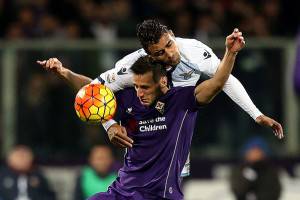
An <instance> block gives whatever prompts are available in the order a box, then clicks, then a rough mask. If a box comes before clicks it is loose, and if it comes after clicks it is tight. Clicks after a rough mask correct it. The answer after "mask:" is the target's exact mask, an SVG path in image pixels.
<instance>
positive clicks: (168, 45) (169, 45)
mask: <svg viewBox="0 0 300 200" xmlns="http://www.w3.org/2000/svg"><path fill="white" fill-rule="evenodd" d="M172 44H173V42H172V40H170V41H169V42H168V44H167V45H166V47H167V48H169V47H171V46H172Z"/></svg>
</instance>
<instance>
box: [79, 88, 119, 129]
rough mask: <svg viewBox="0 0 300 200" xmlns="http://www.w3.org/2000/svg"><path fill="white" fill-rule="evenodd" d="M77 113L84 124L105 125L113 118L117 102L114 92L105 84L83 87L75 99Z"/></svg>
mask: <svg viewBox="0 0 300 200" xmlns="http://www.w3.org/2000/svg"><path fill="white" fill-rule="evenodd" d="M74 106H75V111H76V114H77V116H78V117H79V118H80V119H81V120H82V121H84V122H89V123H92V124H95V123H100V122H101V123H103V122H106V121H108V120H110V119H112V118H113V116H114V114H115V112H116V108H117V102H116V98H115V96H114V94H113V92H112V91H111V90H110V89H109V88H108V87H106V86H105V85H103V84H100V83H95V84H93V83H91V84H88V85H86V86H84V87H82V88H81V89H80V90H79V91H78V93H77V95H76V97H75V103H74Z"/></svg>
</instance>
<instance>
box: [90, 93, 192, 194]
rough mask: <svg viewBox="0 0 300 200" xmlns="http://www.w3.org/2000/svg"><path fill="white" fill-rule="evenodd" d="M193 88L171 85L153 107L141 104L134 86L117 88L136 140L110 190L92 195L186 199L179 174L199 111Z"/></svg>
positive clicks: (121, 112) (130, 133)
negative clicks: (120, 89)
mask: <svg viewBox="0 0 300 200" xmlns="http://www.w3.org/2000/svg"><path fill="white" fill-rule="evenodd" d="M194 88H195V87H176V88H172V89H170V90H169V91H168V92H167V93H166V94H165V95H163V96H162V97H161V98H159V99H158V101H157V102H155V103H154V104H153V106H150V107H145V106H143V105H142V104H141V103H140V101H139V99H138V98H137V96H136V91H135V90H134V89H125V90H123V91H120V92H118V93H116V97H117V101H118V115H119V116H120V118H121V122H122V125H123V126H125V127H126V130H127V135H128V136H129V137H131V138H132V139H133V141H134V145H133V148H130V149H127V152H126V154H125V156H124V165H123V167H122V168H121V169H120V170H119V174H118V175H119V176H118V178H117V179H116V181H114V182H113V183H112V185H111V186H110V188H109V192H108V193H106V194H103V193H101V194H98V195H96V196H95V197H94V199H92V200H98V199H111V198H117V197H116V195H121V196H123V197H126V199H132V200H140V199H157V200H158V199H164V198H166V199H174V200H175V199H176V200H179V199H183V194H182V192H181V187H180V186H181V179H180V174H181V171H182V169H183V166H184V164H185V161H186V159H187V156H188V153H189V148H190V145H191V140H192V135H193V130H194V126H195V122H196V117H197V111H198V107H197V106H198V105H197V103H196V100H195V97H194ZM145 195H146V196H145ZM120 200H122V198H120Z"/></svg>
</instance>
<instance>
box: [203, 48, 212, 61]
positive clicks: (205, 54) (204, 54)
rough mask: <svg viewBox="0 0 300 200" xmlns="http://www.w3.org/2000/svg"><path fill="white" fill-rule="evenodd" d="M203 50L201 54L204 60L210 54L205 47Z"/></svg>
mask: <svg viewBox="0 0 300 200" xmlns="http://www.w3.org/2000/svg"><path fill="white" fill-rule="evenodd" d="M204 51H205V52H204V53H203V56H204V60H206V59H208V58H210V57H211V54H210V53H209V52H208V51H207V50H206V49H204Z"/></svg>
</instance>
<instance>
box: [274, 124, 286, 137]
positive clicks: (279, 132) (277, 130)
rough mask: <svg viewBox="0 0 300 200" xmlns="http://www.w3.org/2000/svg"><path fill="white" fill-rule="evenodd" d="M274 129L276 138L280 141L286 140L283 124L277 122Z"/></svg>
mask: <svg viewBox="0 0 300 200" xmlns="http://www.w3.org/2000/svg"><path fill="white" fill-rule="evenodd" d="M272 129H273V132H274V134H275V136H276V137H278V139H282V138H284V134H283V129H282V126H281V124H279V123H278V122H276V121H275V122H274V124H273V125H272Z"/></svg>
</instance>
